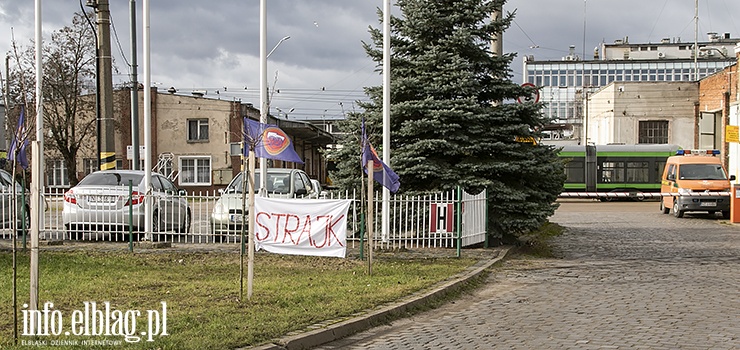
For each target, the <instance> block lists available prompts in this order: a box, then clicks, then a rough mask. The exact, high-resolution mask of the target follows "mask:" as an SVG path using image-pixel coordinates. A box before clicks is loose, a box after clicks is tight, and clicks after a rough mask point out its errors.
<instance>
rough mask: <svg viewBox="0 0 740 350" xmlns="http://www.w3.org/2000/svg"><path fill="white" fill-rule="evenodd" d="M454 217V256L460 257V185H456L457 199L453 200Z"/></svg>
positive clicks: (461, 215)
mask: <svg viewBox="0 0 740 350" xmlns="http://www.w3.org/2000/svg"><path fill="white" fill-rule="evenodd" d="M454 217H455V219H456V220H457V222H456V223H455V231H457V244H456V245H457V249H456V253H455V255H456V257H458V258H459V257H460V256H461V255H462V217H463V213H462V188H461V187H460V186H457V200H456V201H455V216H454Z"/></svg>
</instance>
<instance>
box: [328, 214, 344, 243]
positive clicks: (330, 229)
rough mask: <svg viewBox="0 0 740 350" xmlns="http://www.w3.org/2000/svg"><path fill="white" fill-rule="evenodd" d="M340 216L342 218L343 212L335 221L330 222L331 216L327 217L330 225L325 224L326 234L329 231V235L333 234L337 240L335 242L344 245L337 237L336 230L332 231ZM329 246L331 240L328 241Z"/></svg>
mask: <svg viewBox="0 0 740 350" xmlns="http://www.w3.org/2000/svg"><path fill="white" fill-rule="evenodd" d="M342 218H344V214H342V216H340V217H339V218H338V219H337V220H336V221H334V222H331V217H329V223H331V225H327V226H326V236H327V237H329V234H330V233H331V235H332V236H334V238H335V239H336V240H337V243H339V245H340V246H342V247H344V244H342V241H341V240H340V239H339V237H337V234H336V232H334V225H336V224H337V223H339V221H340V220H342ZM329 238H331V237H329ZM329 246H330V247H331V241H329Z"/></svg>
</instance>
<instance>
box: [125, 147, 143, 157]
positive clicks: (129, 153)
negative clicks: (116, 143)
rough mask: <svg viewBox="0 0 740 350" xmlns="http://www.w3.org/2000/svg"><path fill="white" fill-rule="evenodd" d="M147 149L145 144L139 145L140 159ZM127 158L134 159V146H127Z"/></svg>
mask: <svg viewBox="0 0 740 350" xmlns="http://www.w3.org/2000/svg"><path fill="white" fill-rule="evenodd" d="M145 151H146V147H145V146H141V145H140V146H139V159H143V154H144V153H145ZM126 159H134V146H131V145H128V146H126Z"/></svg>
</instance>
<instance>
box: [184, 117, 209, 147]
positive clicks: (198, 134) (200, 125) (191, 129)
mask: <svg viewBox="0 0 740 350" xmlns="http://www.w3.org/2000/svg"><path fill="white" fill-rule="evenodd" d="M203 141H208V119H189V120H188V142H203Z"/></svg>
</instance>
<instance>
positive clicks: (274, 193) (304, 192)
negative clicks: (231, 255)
mask: <svg viewBox="0 0 740 350" xmlns="http://www.w3.org/2000/svg"><path fill="white" fill-rule="evenodd" d="M243 178H244V173H243V172H242V173H239V174H237V175H236V176H235V177H234V179H232V180H231V182H230V183H229V185H228V186H226V188H225V189H223V190H219V191H220V192H221V197H220V198H219V199H218V201H216V205H215V206H214V207H213V212H212V213H211V230H212V232H213V234H214V240H215V241H217V242H221V241H223V240H224V237H225V235H234V236H236V235H239V234H241V231H242V222H243V219H244V217H245V216H246V214H247V213H246V212H247V211H249V209H246V210H243V208H246V204H245V203H243V202H242V199H243V198H246V194H248V193H249V192H248V191H249V190H250V189H249V186H246V189H247V192H246V193H244V188H245V187H244V182H243V181H242V179H243ZM247 182H248V181H247ZM254 182H255V184H258V185H259V183H260V171H259V169H258V170H257V171H255V174H254ZM247 185H248V184H247ZM258 190H259V186H255V194H256V193H258V192H259V191H258ZM243 193H244V194H245V195H242V194H243ZM318 195H319V194H318V192H317V191H316V189H315V188H314V186H313V183H312V182H311V180H310V179H309V177H308V175H306V173H305V172H304V171H303V170H300V169H283V168H268V169H267V197H271V198H317V197H318Z"/></svg>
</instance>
